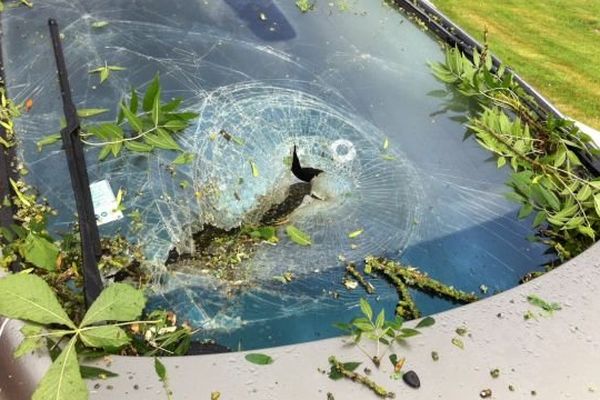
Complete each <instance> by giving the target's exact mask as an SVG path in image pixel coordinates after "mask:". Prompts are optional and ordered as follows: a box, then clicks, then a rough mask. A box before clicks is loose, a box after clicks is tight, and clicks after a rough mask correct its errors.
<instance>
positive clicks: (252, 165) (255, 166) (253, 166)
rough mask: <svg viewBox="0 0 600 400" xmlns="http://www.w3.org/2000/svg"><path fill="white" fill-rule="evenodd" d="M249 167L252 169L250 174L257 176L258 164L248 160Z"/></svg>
mask: <svg viewBox="0 0 600 400" xmlns="http://www.w3.org/2000/svg"><path fill="white" fill-rule="evenodd" d="M250 169H251V170H252V176H253V177H255V178H258V176H259V175H260V174H259V172H258V166H257V165H256V163H255V162H254V161H250Z"/></svg>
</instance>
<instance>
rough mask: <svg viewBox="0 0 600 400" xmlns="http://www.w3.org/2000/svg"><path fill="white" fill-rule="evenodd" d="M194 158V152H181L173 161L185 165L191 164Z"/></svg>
mask: <svg viewBox="0 0 600 400" xmlns="http://www.w3.org/2000/svg"><path fill="white" fill-rule="evenodd" d="M193 160H194V154H193V153H181V154H180V155H178V156H177V157H175V159H174V160H173V161H172V163H173V164H176V165H183V164H189V163H191V162H192V161H193Z"/></svg>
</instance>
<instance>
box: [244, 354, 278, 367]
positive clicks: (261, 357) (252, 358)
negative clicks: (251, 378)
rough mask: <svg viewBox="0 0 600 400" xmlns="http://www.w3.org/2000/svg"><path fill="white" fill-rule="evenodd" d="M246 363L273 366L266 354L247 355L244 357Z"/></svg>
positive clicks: (271, 359)
mask: <svg viewBox="0 0 600 400" xmlns="http://www.w3.org/2000/svg"><path fill="white" fill-rule="evenodd" d="M244 358H245V359H246V361H248V362H251V363H252V364H257V365H268V364H273V358H272V357H271V356H269V355H267V354H261V353H249V354H246V356H245V357H244Z"/></svg>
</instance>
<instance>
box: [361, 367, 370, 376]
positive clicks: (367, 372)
mask: <svg viewBox="0 0 600 400" xmlns="http://www.w3.org/2000/svg"><path fill="white" fill-rule="evenodd" d="M363 371H364V373H365V375H371V369H370V368H367V367H365V369H364V370H363Z"/></svg>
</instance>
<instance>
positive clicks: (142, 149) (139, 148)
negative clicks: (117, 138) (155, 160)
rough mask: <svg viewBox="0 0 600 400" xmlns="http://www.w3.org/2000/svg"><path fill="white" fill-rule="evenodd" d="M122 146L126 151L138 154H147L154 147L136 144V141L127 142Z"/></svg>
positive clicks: (140, 143)
mask: <svg viewBox="0 0 600 400" xmlns="http://www.w3.org/2000/svg"><path fill="white" fill-rule="evenodd" d="M124 144H125V148H126V149H127V150H130V151H136V152H138V153H148V152H150V151H152V150H153V149H154V146H152V145H149V144H146V143H142V142H138V141H137V140H128V141H126V142H125V143H124Z"/></svg>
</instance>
